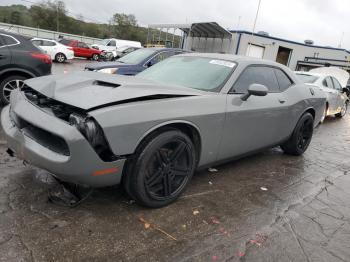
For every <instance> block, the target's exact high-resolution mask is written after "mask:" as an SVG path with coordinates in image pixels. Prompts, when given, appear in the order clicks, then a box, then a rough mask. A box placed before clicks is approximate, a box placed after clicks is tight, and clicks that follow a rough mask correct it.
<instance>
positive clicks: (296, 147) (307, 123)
mask: <svg viewBox="0 0 350 262" xmlns="http://www.w3.org/2000/svg"><path fill="white" fill-rule="evenodd" d="M313 131H314V118H313V116H312V115H311V114H310V113H305V114H304V115H303V116H302V117H301V118H300V119H299V121H298V123H297V125H296V127H295V129H294V131H293V134H292V136H291V137H290V138H289V140H288V141H287V142H285V143H284V144H283V145H281V148H282V150H283V151H284V152H285V153H286V154H289V155H294V156H300V155H302V154H303V153H304V152H305V151H306V149H307V148H308V147H309V145H310V142H311V139H312V135H313Z"/></svg>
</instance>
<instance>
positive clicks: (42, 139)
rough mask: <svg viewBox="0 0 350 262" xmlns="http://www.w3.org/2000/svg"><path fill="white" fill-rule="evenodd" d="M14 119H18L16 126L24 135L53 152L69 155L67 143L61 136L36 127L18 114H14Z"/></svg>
mask: <svg viewBox="0 0 350 262" xmlns="http://www.w3.org/2000/svg"><path fill="white" fill-rule="evenodd" d="M16 119H17V121H20V123H21V126H19V127H18V128H20V129H21V130H22V132H23V133H24V135H26V136H27V137H30V138H31V139H33V140H34V141H35V142H37V143H38V144H40V145H42V146H43V147H46V148H47V149H50V150H51V151H53V152H56V153H58V154H60V155H64V156H69V155H70V152H69V148H68V145H67V143H66V141H65V140H64V139H63V138H61V137H59V136H57V135H55V134H52V133H50V132H48V131H46V130H44V129H42V128H39V127H36V126H34V125H32V124H31V123H29V122H27V121H26V120H24V119H22V118H20V117H18V116H16Z"/></svg>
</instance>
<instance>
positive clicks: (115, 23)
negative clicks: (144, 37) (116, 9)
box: [110, 13, 138, 40]
mask: <svg viewBox="0 0 350 262" xmlns="http://www.w3.org/2000/svg"><path fill="white" fill-rule="evenodd" d="M110 24H111V25H112V30H113V33H114V35H116V37H118V38H121V39H127V40H138V37H137V27H138V25H137V20H136V17H135V16H134V15H127V14H118V13H116V14H114V15H113V17H112V19H111V21H110Z"/></svg>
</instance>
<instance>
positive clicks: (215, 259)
mask: <svg viewBox="0 0 350 262" xmlns="http://www.w3.org/2000/svg"><path fill="white" fill-rule="evenodd" d="M218 260H219V257H218V256H212V257H211V261H218Z"/></svg>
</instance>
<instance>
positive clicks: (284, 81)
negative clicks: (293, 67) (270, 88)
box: [275, 68, 294, 92]
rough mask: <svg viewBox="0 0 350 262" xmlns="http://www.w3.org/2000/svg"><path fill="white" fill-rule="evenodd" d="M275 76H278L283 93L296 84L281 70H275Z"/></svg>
mask: <svg viewBox="0 0 350 262" xmlns="http://www.w3.org/2000/svg"><path fill="white" fill-rule="evenodd" d="M275 74H276V77H277V82H278V84H279V87H280V90H281V92H283V91H285V90H287V89H288V88H289V87H291V86H292V85H293V84H294V83H293V81H292V80H291V79H290V78H289V76H287V74H286V73H285V72H284V71H282V70H281V69H277V68H275Z"/></svg>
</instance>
